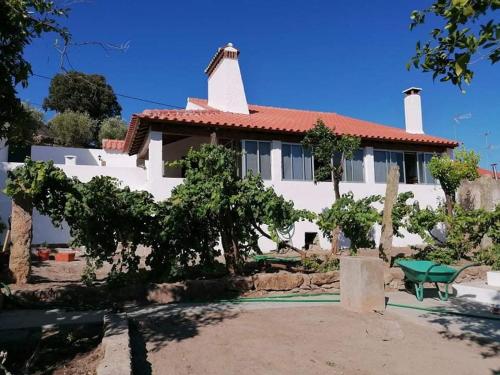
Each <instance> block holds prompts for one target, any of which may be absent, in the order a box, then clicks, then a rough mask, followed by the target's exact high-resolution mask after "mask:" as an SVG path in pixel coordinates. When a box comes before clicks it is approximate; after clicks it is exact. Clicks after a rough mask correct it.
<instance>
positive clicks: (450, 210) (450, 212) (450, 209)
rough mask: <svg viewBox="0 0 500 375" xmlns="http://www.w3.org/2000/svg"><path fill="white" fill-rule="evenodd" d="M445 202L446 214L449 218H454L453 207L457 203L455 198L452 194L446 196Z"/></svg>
mask: <svg viewBox="0 0 500 375" xmlns="http://www.w3.org/2000/svg"><path fill="white" fill-rule="evenodd" d="M445 200H446V213H447V214H448V216H449V217H452V216H453V206H454V203H455V199H454V196H453V195H451V194H445Z"/></svg>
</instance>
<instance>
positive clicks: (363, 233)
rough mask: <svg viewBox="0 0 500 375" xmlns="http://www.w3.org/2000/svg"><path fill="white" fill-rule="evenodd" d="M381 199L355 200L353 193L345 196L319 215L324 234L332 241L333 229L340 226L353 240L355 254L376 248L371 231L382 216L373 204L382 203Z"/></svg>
mask: <svg viewBox="0 0 500 375" xmlns="http://www.w3.org/2000/svg"><path fill="white" fill-rule="evenodd" d="M381 199H382V197H381V196H379V195H371V196H369V197H366V198H362V199H359V200H355V199H354V196H353V194H352V192H349V193H347V194H343V195H342V197H341V198H340V199H339V200H337V201H335V203H333V205H332V206H331V207H330V208H328V209H325V210H323V212H322V213H321V214H319V216H318V221H317V224H318V226H319V228H320V229H321V230H322V231H323V234H324V235H325V236H326V237H328V238H330V239H331V229H332V228H335V227H337V226H338V227H339V228H340V229H341V230H342V232H343V233H344V235H345V236H346V237H347V238H349V239H350V240H351V251H353V252H356V251H357V249H359V248H362V247H374V246H375V242H374V240H373V238H372V236H371V230H372V228H373V226H374V224H375V223H377V222H378V221H379V219H380V214H379V213H378V211H377V210H376V209H375V208H373V207H372V204H373V203H375V202H380V200H381Z"/></svg>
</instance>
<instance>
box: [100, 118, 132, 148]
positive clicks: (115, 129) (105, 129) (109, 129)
mask: <svg viewBox="0 0 500 375" xmlns="http://www.w3.org/2000/svg"><path fill="white" fill-rule="evenodd" d="M125 134H127V124H126V123H125V121H123V120H122V119H121V118H120V117H110V118H107V119H105V120H103V121H102V122H101V128H100V130H99V142H100V143H102V140H103V139H124V138H125Z"/></svg>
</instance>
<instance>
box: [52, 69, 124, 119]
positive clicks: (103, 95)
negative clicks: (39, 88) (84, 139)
mask: <svg viewBox="0 0 500 375" xmlns="http://www.w3.org/2000/svg"><path fill="white" fill-rule="evenodd" d="M43 107H44V109H46V110H47V109H50V110H54V111H56V112H65V111H74V112H84V113H88V114H89V116H90V117H91V118H92V119H94V120H103V119H105V118H108V117H114V116H120V114H121V111H122V108H121V107H120V105H119V104H118V100H117V99H116V95H115V93H114V91H113V88H112V87H111V86H110V85H109V84H108V83H107V82H106V78H105V77H104V76H102V75H99V74H85V73H81V72H75V71H72V72H68V73H64V74H57V75H55V76H54V78H52V81H51V82H50V87H49V95H48V97H46V98H45V99H44V101H43Z"/></svg>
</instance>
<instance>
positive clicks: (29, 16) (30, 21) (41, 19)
mask: <svg viewBox="0 0 500 375" xmlns="http://www.w3.org/2000/svg"><path fill="white" fill-rule="evenodd" d="M67 12H68V10H67V9H62V8H59V7H57V6H56V5H55V4H54V2H52V1H46V0H23V1H21V0H3V1H1V2H0V138H4V137H5V136H6V135H7V134H8V133H11V135H12V133H16V132H15V131H13V129H14V128H16V127H17V125H18V122H17V119H18V118H19V116H20V114H21V115H22V114H23V112H24V111H23V107H22V105H21V101H20V100H19V99H18V98H17V96H16V95H17V92H16V86H17V85H18V84H21V85H22V86H23V87H26V86H27V85H28V78H29V77H30V75H31V64H30V63H29V61H28V60H26V58H25V54H24V50H25V48H26V46H28V45H30V44H31V43H32V42H33V40H34V39H36V38H39V37H40V36H42V35H43V34H45V33H51V32H55V33H57V34H59V35H60V36H61V37H62V38H63V39H64V41H65V42H67V41H69V38H70V35H69V33H68V31H67V30H66V29H65V28H63V27H61V26H60V24H59V23H58V22H59V19H60V18H61V17H63V16H65V15H66V14H67ZM7 124H11V127H10V128H8V127H6V125H7Z"/></svg>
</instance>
